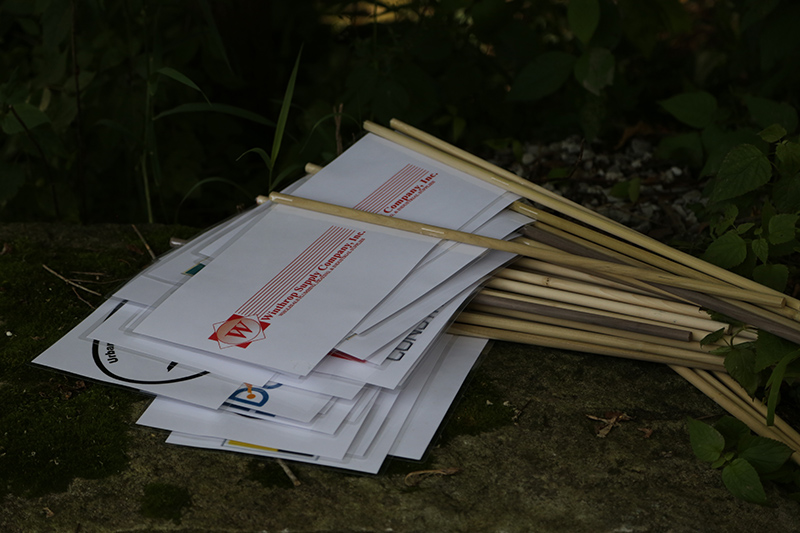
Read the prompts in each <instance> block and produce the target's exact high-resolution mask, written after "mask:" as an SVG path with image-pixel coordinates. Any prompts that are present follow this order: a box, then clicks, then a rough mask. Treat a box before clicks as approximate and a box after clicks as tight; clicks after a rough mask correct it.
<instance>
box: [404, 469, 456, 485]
mask: <svg viewBox="0 0 800 533" xmlns="http://www.w3.org/2000/svg"><path fill="white" fill-rule="evenodd" d="M459 471H460V470H459V469H458V468H436V469H433V470H417V471H416V472H409V473H408V474H407V475H406V477H405V483H406V485H408V486H409V487H412V486H414V485H418V484H419V483H420V482H421V481H422V480H423V479H425V478H427V477H430V476H452V475H453V474H456V473H458V472H459Z"/></svg>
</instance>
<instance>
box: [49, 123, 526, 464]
mask: <svg viewBox="0 0 800 533" xmlns="http://www.w3.org/2000/svg"><path fill="white" fill-rule="evenodd" d="M286 192H289V193H291V194H292V195H295V196H299V197H303V198H309V199H313V200H319V201H324V202H328V203H332V204H337V205H341V206H345V207H353V208H357V209H359V210H363V211H369V212H375V213H381V214H384V215H387V216H393V217H398V218H405V219H409V220H414V221H418V222H422V223H425V224H430V225H434V226H440V227H446V228H452V229H459V230H462V231H467V232H470V233H476V234H479V235H485V236H489V237H494V238H499V239H507V238H510V237H512V236H514V235H515V232H516V231H517V230H518V229H519V227H520V226H521V225H523V224H525V223H526V222H529V221H530V220H529V219H528V218H526V217H523V216H522V215H519V214H516V213H513V212H511V211H508V210H506V209H505V208H506V207H507V206H508V205H509V204H510V203H511V202H513V201H515V200H517V199H518V197H517V196H515V195H513V194H510V193H508V192H506V191H504V190H503V189H500V188H498V187H495V186H493V185H490V184H488V183H486V182H483V181H481V180H478V179H476V178H474V177H472V176H469V175H467V174H465V173H463V172H460V171H458V170H455V169H453V168H451V167H448V166H446V165H443V164H441V163H438V162H436V161H434V160H433V159H429V158H427V157H426V156H424V155H420V154H419V153H417V152H413V151H410V150H408V149H406V148H403V147H401V146H398V145H396V144H394V143H392V142H390V141H387V140H385V139H382V138H379V137H377V136H374V135H372V134H368V135H367V136H366V137H364V138H362V139H361V140H360V141H358V142H357V143H356V144H355V145H353V146H352V147H351V148H350V149H349V150H347V151H346V152H345V153H344V154H342V155H341V156H340V157H338V158H337V159H336V160H335V161H333V162H332V163H331V164H329V165H328V166H327V167H325V168H324V169H322V170H320V171H319V172H317V173H315V174H313V175H309V176H307V177H306V178H304V179H303V180H301V181H300V182H298V183H296V184H294V185H293V186H291V187H289V189H287V191H286ZM511 259H513V256H512V254H509V253H505V252H498V251H487V250H486V249H484V248H479V247H475V246H470V245H466V244H457V243H453V242H449V241H441V240H438V239H435V238H433V237H427V236H421V235H415V234H411V233H407V232H402V231H399V230H394V229H390V228H385V227H379V226H374V225H370V224H364V223H360V222H354V221H352V220H347V219H343V218H338V217H333V216H329V215H323V214H318V213H313V212H310V211H304V210H299V209H295V208H293V207H290V206H283V205H275V204H271V203H266V204H263V205H260V206H257V207H254V208H253V209H251V210H249V211H247V212H244V213H242V214H240V215H238V216H236V217H234V218H232V219H230V220H228V221H226V222H225V223H223V224H220V225H218V226H216V227H214V228H212V229H210V230H208V231H206V232H205V233H203V234H201V235H199V236H198V237H196V238H195V239H193V240H192V241H190V242H188V243H186V244H184V245H183V246H181V247H180V248H176V249H174V250H172V251H171V252H169V253H167V254H166V255H164V256H163V257H161V258H159V259H158V260H157V261H156V262H155V263H154V264H153V265H152V266H151V267H149V268H148V269H147V270H145V271H144V272H142V273H141V274H139V275H138V276H137V277H136V278H134V279H133V280H131V281H130V282H128V283H127V284H126V285H125V286H123V287H122V288H121V289H120V290H119V291H117V292H115V293H114V294H113V295H111V297H110V298H109V299H108V300H107V301H106V302H105V303H104V304H103V305H102V306H101V307H100V308H98V309H97V310H96V311H95V312H94V313H92V315H91V316H90V317H89V318H87V319H86V320H85V321H84V322H82V323H81V324H80V325H79V326H78V327H77V328H75V329H74V330H73V331H72V332H70V333H69V334H68V335H67V336H65V337H64V338H62V339H61V340H60V341H58V342H57V343H56V344H55V345H53V346H52V347H51V348H49V349H48V350H47V351H46V352H44V353H43V354H42V355H40V356H39V357H38V358H36V359H35V360H34V362H35V363H37V364H41V365H45V366H48V367H52V368H56V369H59V370H62V371H65V372H69V373H73V374H78V375H82V376H86V377H87V378H90V379H94V380H99V381H105V382H109V383H114V384H120V385H125V386H128V387H133V388H136V389H138V390H141V391H143V392H146V393H149V394H153V395H156V397H155V399H154V400H153V401H152V403H151V404H150V406H149V407H148V408H147V410H146V411H145V412H144V414H143V415H142V416H141V418H140V419H139V420H138V423H139V424H142V425H145V426H150V427H155V428H160V429H164V430H168V431H170V432H171V433H170V435H169V437H168V439H167V442H169V443H174V444H180V445H187V446H195V447H203V448H211V449H221V450H230V451H237V452H243V453H249V454H256V455H264V456H270V457H277V458H282V459H291V460H296V461H303V462H308V463H314V464H320V465H327V466H334V467H340V468H345V469H350V470H357V471H362V472H371V473H375V472H377V471H378V470H379V469H380V467H381V465H382V464H383V462H384V460H385V459H386V457H387V455H392V456H397V457H402V458H408V459H420V458H421V457H422V456H423V454H424V452H425V450H426V448H427V447H428V444H429V443H430V441H431V439H432V437H433V436H434V434H435V432H436V430H437V428H438V427H439V425H440V422H441V420H442V418H443V417H444V415H445V413H446V411H447V410H448V407H449V405H450V404H451V403H452V401H453V399H454V398H455V396H456V394H457V392H458V390H459V388H460V387H461V384H462V382H463V380H464V379H465V377H466V376H467V374H468V372H469V370H470V369H471V368H472V366H473V365H474V363H475V362H476V361H477V359H478V356H479V355H480V353H481V352H482V350H483V349H484V346H485V344H486V342H487V341H486V340H485V339H480V338H469V337H457V336H453V335H449V334H447V333H445V330H446V329H447V326H448V325H449V324H450V322H451V321H452V319H453V317H454V316H455V315H456V314H457V313H458V311H459V310H460V309H461V308H462V306H463V305H464V304H465V302H466V301H467V300H468V299H469V297H470V295H472V294H473V293H474V291H475V290H476V289H477V287H478V286H479V285H480V284H481V283H482V282H483V281H484V280H485V279H487V277H489V276H490V275H491V274H492V273H493V272H494V271H496V270H497V269H498V268H500V267H502V266H503V265H504V264H506V263H507V262H509V261H510V260H511Z"/></svg>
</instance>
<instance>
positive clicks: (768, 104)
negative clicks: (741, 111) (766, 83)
mask: <svg viewBox="0 0 800 533" xmlns="http://www.w3.org/2000/svg"><path fill="white" fill-rule="evenodd" d="M744 102H745V105H747V110H748V111H749V112H750V117H751V118H752V119H753V121H754V122H755V123H756V124H758V125H759V126H760V127H762V128H767V127H769V126H771V125H773V124H779V125H780V126H783V128H784V129H785V130H786V132H787V133H793V132H794V130H795V129H797V111H796V110H795V108H794V107H792V106H790V105H789V104H784V103H782V102H775V101H774V100H769V99H767V98H761V97H758V96H745V97H744Z"/></svg>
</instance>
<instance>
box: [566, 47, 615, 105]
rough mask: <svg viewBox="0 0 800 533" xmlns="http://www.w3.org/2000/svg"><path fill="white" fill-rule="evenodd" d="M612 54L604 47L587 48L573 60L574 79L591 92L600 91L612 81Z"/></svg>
mask: <svg viewBox="0 0 800 533" xmlns="http://www.w3.org/2000/svg"><path fill="white" fill-rule="evenodd" d="M615 64H616V63H615V60H614V55H613V54H612V53H611V52H610V51H608V50H606V49H605V48H592V49H590V50H587V51H586V52H585V53H584V54H583V55H582V56H581V57H580V58H578V61H576V62H575V68H574V75H575V79H576V80H578V82H579V83H580V84H581V85H582V86H583V88H584V89H586V90H587V91H589V92H590V93H592V94H595V95H598V96H599V95H600V92H601V91H602V90H603V89H604V88H605V87H608V86H609V85H611V84H612V83H614V66H615Z"/></svg>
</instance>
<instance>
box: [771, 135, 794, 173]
mask: <svg viewBox="0 0 800 533" xmlns="http://www.w3.org/2000/svg"><path fill="white" fill-rule="evenodd" d="M775 157H776V158H777V160H778V161H777V163H778V171H779V172H780V173H781V176H783V177H786V178H793V177H794V175H795V174H797V173H798V172H800V143H796V142H792V141H783V142H781V143H778V145H777V146H776V147H775Z"/></svg>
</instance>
